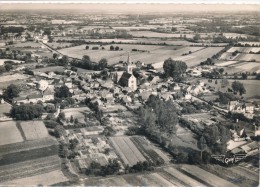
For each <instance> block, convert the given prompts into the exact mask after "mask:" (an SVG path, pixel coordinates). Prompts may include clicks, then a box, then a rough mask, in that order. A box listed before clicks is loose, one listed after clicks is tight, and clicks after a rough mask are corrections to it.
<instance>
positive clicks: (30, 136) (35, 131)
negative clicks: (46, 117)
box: [20, 121, 49, 140]
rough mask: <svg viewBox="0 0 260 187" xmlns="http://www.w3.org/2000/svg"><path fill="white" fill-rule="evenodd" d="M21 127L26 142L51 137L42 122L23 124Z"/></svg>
mask: <svg viewBox="0 0 260 187" xmlns="http://www.w3.org/2000/svg"><path fill="white" fill-rule="evenodd" d="M20 126H21V128H22V130H23V133H24V135H25V138H26V140H37V139H41V138H46V137H48V136H49V133H48V130H47V129H46V127H45V125H44V123H43V122H42V121H26V122H21V124H20Z"/></svg>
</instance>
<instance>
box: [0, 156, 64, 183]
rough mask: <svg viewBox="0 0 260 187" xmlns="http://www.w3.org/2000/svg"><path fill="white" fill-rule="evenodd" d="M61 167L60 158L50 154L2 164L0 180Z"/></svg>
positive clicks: (17, 177) (31, 174)
mask: <svg viewBox="0 0 260 187" xmlns="http://www.w3.org/2000/svg"><path fill="white" fill-rule="evenodd" d="M56 169H60V158H59V157H58V156H48V157H43V158H38V159H34V160H28V161H24V162H19V163H12V164H9V165H4V166H0V181H1V182H3V181H9V180H14V179H19V178H23V177H29V176H33V175H38V174H41V173H43V171H44V172H49V171H53V170H56Z"/></svg>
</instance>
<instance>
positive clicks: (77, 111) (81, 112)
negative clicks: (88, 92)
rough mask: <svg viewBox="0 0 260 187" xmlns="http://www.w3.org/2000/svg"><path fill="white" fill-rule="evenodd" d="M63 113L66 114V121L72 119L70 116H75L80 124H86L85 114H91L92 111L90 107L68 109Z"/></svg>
mask: <svg viewBox="0 0 260 187" xmlns="http://www.w3.org/2000/svg"><path fill="white" fill-rule="evenodd" d="M62 112H64V113H65V117H66V119H70V116H73V118H74V119H76V118H77V119H78V120H79V122H80V123H84V122H85V121H84V119H85V114H87V113H89V112H90V109H89V108H88V107H82V108H68V109H64V110H62Z"/></svg>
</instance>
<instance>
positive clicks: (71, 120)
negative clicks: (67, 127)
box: [70, 115, 74, 123]
mask: <svg viewBox="0 0 260 187" xmlns="http://www.w3.org/2000/svg"><path fill="white" fill-rule="evenodd" d="M73 122H74V118H73V116H72V115H71V116H70V123H73Z"/></svg>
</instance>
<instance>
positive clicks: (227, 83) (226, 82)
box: [221, 79, 229, 88]
mask: <svg viewBox="0 0 260 187" xmlns="http://www.w3.org/2000/svg"><path fill="white" fill-rule="evenodd" d="M228 85H229V82H228V80H227V79H222V80H221V87H222V88H225V87H227V86H228Z"/></svg>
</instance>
